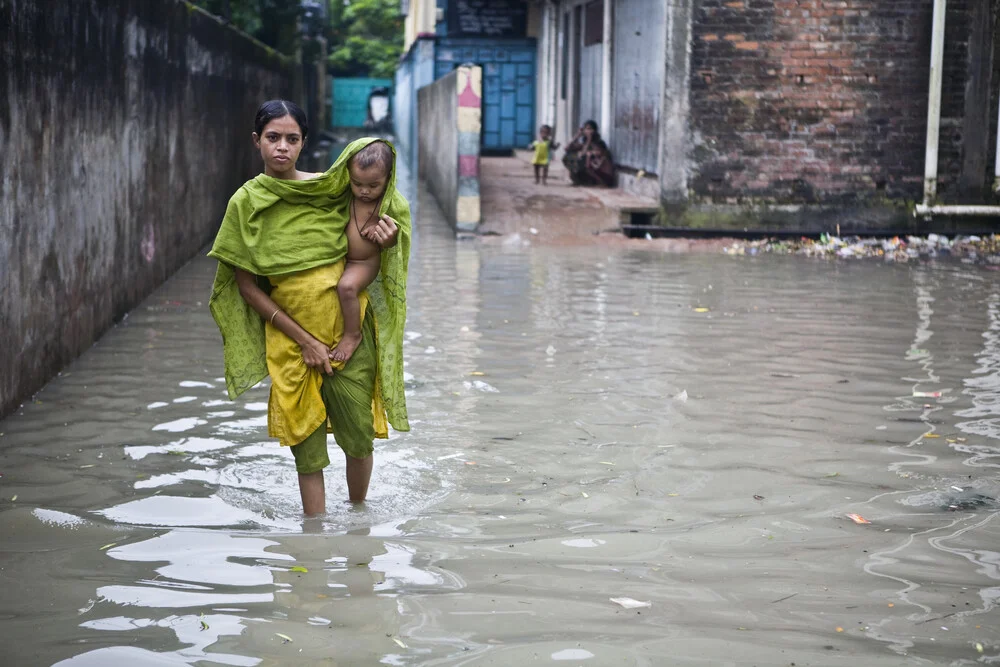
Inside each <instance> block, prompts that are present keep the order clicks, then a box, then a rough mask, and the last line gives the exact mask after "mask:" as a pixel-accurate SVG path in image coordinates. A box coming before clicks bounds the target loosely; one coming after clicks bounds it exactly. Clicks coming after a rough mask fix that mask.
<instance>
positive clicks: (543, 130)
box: [538, 125, 552, 141]
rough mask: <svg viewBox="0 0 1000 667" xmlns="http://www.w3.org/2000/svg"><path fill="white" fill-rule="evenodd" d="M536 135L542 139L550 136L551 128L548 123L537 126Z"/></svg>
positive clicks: (545, 139)
mask: <svg viewBox="0 0 1000 667" xmlns="http://www.w3.org/2000/svg"><path fill="white" fill-rule="evenodd" d="M538 136H539V137H541V139H542V141H547V140H548V138H549V137H551V136H552V128H551V127H549V126H548V125H542V126H541V127H540V128H538Z"/></svg>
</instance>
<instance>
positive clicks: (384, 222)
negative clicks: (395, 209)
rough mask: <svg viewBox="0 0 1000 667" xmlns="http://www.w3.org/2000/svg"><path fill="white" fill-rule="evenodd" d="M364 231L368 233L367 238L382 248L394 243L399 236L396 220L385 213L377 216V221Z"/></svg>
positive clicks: (389, 246)
mask: <svg viewBox="0 0 1000 667" xmlns="http://www.w3.org/2000/svg"><path fill="white" fill-rule="evenodd" d="M365 231H367V232H368V233H369V236H368V240H369V241H371V242H372V243H375V244H377V245H378V246H379V247H381V248H383V249H385V248H391V247H393V246H394V245H396V240H397V238H398V237H399V227H397V226H396V221H395V220H393V219H392V218H390V217H389V216H387V215H383V216H381V217H379V220H378V222H377V223H376V224H374V225H372V226H371V227H369V228H368V229H367V230H365Z"/></svg>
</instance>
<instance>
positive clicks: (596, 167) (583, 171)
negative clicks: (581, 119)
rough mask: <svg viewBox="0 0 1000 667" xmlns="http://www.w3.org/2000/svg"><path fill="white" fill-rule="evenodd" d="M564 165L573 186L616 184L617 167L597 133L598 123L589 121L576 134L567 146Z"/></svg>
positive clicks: (609, 185)
mask: <svg viewBox="0 0 1000 667" xmlns="http://www.w3.org/2000/svg"><path fill="white" fill-rule="evenodd" d="M563 164H565V165H566V169H567V170H568V171H569V178H570V180H571V181H573V185H603V186H605V187H612V186H613V185H614V184H615V166H614V163H613V162H612V161H611V151H610V150H608V145H607V144H606V143H604V141H603V140H602V139H601V133H600V132H598V131H597V123H596V122H594V121H592V120H588V121H587V122H586V123H584V124H583V127H581V128H580V129H579V130H577V132H576V136H574V137H573V139H572V141H570V143H569V144H567V146H566V153H565V154H564V155H563Z"/></svg>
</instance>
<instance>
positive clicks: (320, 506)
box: [299, 470, 326, 516]
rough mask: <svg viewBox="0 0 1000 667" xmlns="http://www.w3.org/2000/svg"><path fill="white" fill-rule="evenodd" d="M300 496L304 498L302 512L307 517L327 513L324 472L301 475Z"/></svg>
mask: <svg viewBox="0 0 1000 667" xmlns="http://www.w3.org/2000/svg"><path fill="white" fill-rule="evenodd" d="M299 494H300V495H301V496H302V511H303V512H304V513H305V515H306V516H316V515H317V514H323V513H324V512H326V485H325V484H324V482H323V471H322V470H318V471H316V472H311V473H307V474H303V473H301V472H300V473H299Z"/></svg>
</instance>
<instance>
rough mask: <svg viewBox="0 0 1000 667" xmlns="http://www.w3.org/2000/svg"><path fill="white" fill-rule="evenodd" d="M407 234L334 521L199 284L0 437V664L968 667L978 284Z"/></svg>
mask: <svg viewBox="0 0 1000 667" xmlns="http://www.w3.org/2000/svg"><path fill="white" fill-rule="evenodd" d="M411 191H412V185H411ZM416 217H417V222H416V234H415V242H414V246H413V257H412V261H411V280H410V292H409V295H410V297H409V301H410V311H409V320H408V337H407V338H408V340H407V344H406V355H407V372H408V390H409V393H408V399H409V406H410V415H411V421H412V423H413V431H412V433H409V434H396V435H394V436H393V437H392V438H391V439H390V440H389V441H388V442H378V443H376V454H375V456H376V463H375V475H374V478H373V482H372V490H371V496H370V501H369V502H368V503H366V504H365V506H363V507H360V508H354V507H351V506H349V505H348V504H346V503H345V502H343V500H342V499H343V498H345V497H346V490H345V485H344V482H343V467H342V466H343V464H342V459H341V457H340V456H339V455H338V456H335V457H333V460H334V462H335V463H334V465H333V466H331V468H330V470H329V472H328V476H327V484H328V496H329V513H328V515H327V516H326V517H324V518H323V519H321V520H316V521H309V522H303V521H302V519H301V518H300V506H299V499H298V492H297V488H296V483H295V471H294V467H293V464H292V458H291V455H290V454H289V453H288V452H287V451H283V450H281V449H280V448H279V447H278V446H277V444H275V443H274V442H273V441H270V440H268V439H267V438H266V436H265V432H264V424H265V419H266V417H265V410H266V400H267V388H266V386H262V387H258V388H256V389H254V390H252V391H251V392H249V393H248V394H247V395H246V396H245V397H242V398H241V399H240V400H238V401H237V402H235V403H231V402H229V401H227V400H226V396H225V387H224V384H223V382H222V381H221V378H220V376H221V369H222V363H221V343H220V339H219V335H218V332H217V330H216V328H215V325H214V324H213V322H212V320H211V318H210V316H209V313H208V310H207V306H206V300H207V296H208V291H209V287H210V285H211V278H212V275H213V271H214V266H213V263H212V262H211V261H209V260H207V259H205V258H198V259H196V260H194V261H193V262H191V263H190V264H189V265H188V266H187V267H185V268H184V269H183V270H182V271H181V272H180V273H178V274H177V275H175V276H174V277H173V278H171V280H170V281H168V283H167V284H165V285H164V286H163V287H162V288H161V289H159V290H158V291H157V292H156V293H155V294H153V295H152V296H151V297H150V298H149V299H148V300H147V301H146V302H145V303H143V304H142V305H141V306H140V307H139V308H137V309H136V310H135V311H133V312H132V313H130V314H129V316H128V317H127V318H126V319H125V321H123V322H122V323H121V324H120V325H119V326H117V327H116V328H115V329H113V330H112V331H110V332H108V333H107V334H106V335H105V336H104V337H103V338H102V339H101V340H100V341H99V342H98V343H97V344H96V345H95V346H94V347H93V348H92V349H91V350H89V351H88V352H87V353H86V354H85V355H83V357H81V358H80V359H79V360H78V361H77V362H75V363H74V364H72V365H71V366H70V367H68V368H67V369H65V371H64V372H63V373H62V374H61V376H60V377H58V378H56V379H55V380H53V381H52V382H51V383H50V384H49V385H48V386H46V388H45V389H44V390H43V391H42V392H40V393H39V394H38V395H37V396H35V397H34V399H33V400H31V401H29V402H27V403H26V404H25V405H24V406H23V408H22V409H21V410H19V411H18V412H17V413H16V414H15V415H12V416H11V417H9V418H8V419H6V420H4V421H2V422H0V433H2V435H0V474H2V475H3V476H2V478H0V535H2V543H0V582H2V591H3V593H2V596H0V636H2V638H3V645H4V658H3V659H2V660H0V662H3V664H10V665H18V666H20V665H52V664H59V665H70V666H73V667H79V666H84V665H86V666H90V665H94V666H96V665H101V666H107V665H130V666H132V665H185V664H189V665H195V664H197V665H210V664H211V665H291V664H295V665H314V664H315V665H374V664H386V665H516V664H571V665H595V666H596V665H666V664H670V665H791V664H793V663H794V664H795V665H799V666H801V665H866V666H881V665H887V666H888V665H927V664H935V665H938V664H940V665H973V664H996V663H997V662H1000V612H998V610H997V602H998V598H1000V548H998V545H1000V518H998V513H1000V510H998V507H997V505H996V504H995V502H994V501H993V499H994V498H997V497H1000V480H998V477H997V472H996V470H997V466H998V463H1000V447H998V437H1000V285H998V283H997V280H996V276H995V274H994V273H991V272H987V271H985V270H983V269H982V268H979V267H976V266H968V265H963V264H960V263H957V262H942V261H937V262H910V263H908V264H905V265H903V264H885V263H882V262H837V261H814V260H810V259H807V258H802V257H781V256H767V257H730V256H725V255H696V254H692V255H671V254H666V253H663V252H654V251H649V250H646V249H643V246H642V245H641V243H639V242H636V243H628V244H623V243H609V244H608V245H601V244H595V243H592V242H588V243H587V244H581V245H569V246H567V245H560V246H547V245H539V244H538V243H532V244H530V245H525V244H524V243H523V242H521V241H523V240H524V239H520V240H518V241H516V242H513V243H507V242H504V240H506V237H505V238H504V240H501V241H500V242H497V243H495V244H488V243H481V242H477V241H474V240H462V241H455V240H454V239H453V238H452V236H451V234H450V231H449V230H448V228H447V226H446V224H445V223H444V222H443V221H442V220H441V219H440V218H439V217H438V214H437V212H436V210H435V208H434V206H433V204H431V203H429V202H426V201H423V202H421V205H420V207H419V215H417V216H416ZM539 236H541V235H539ZM650 247H655V246H650ZM849 514H854V515H858V517H861V518H863V519H864V520H866V521H869V522H870V523H861V524H859V523H855V520H853V519H851V518H849V517H848V516H847V515H849ZM612 599H615V600H617V602H615V601H613V600H612ZM647 603H648V604H647ZM637 605H638V606H637Z"/></svg>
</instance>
